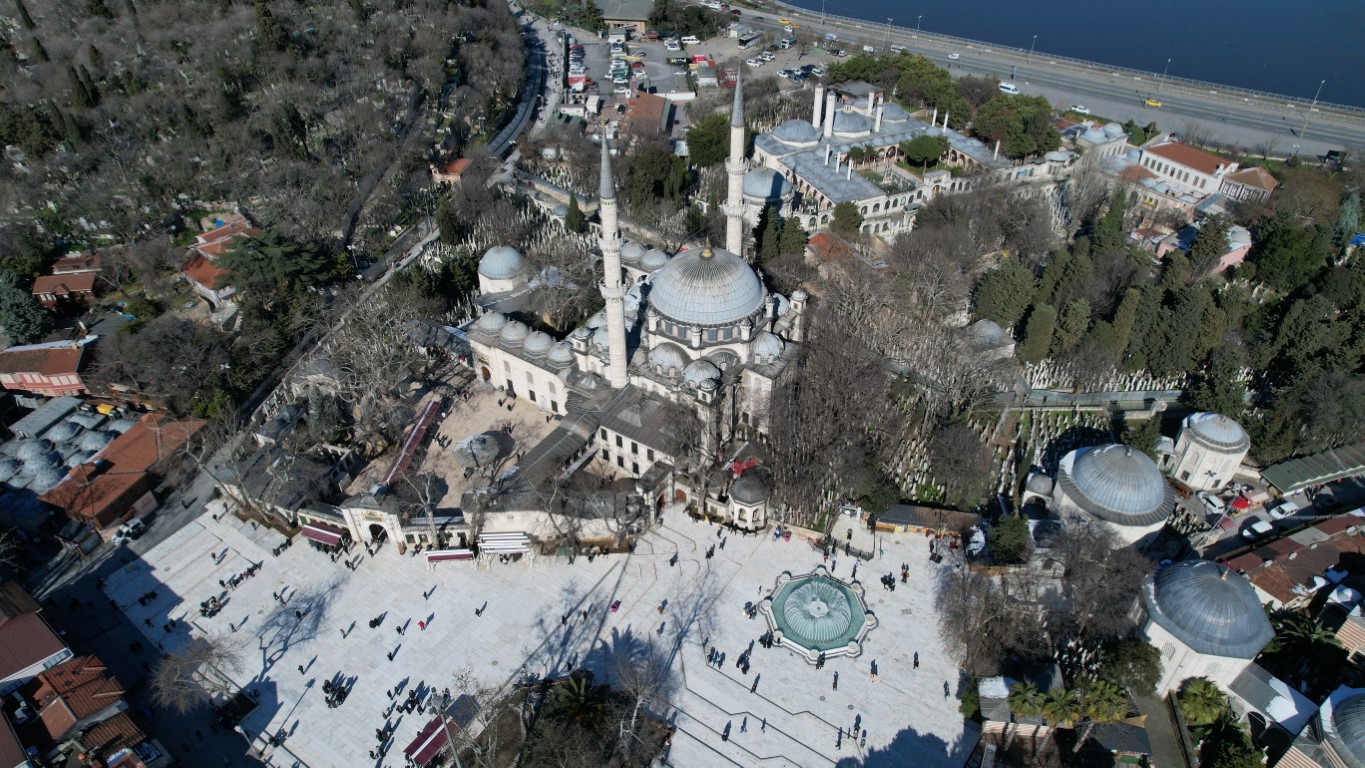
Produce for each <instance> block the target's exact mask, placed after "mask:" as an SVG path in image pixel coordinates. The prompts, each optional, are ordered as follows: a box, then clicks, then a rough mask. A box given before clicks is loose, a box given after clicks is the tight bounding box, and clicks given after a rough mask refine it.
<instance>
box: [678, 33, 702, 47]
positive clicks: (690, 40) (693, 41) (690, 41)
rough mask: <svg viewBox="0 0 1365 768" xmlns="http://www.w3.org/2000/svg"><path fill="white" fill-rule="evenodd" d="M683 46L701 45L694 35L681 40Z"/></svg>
mask: <svg viewBox="0 0 1365 768" xmlns="http://www.w3.org/2000/svg"><path fill="white" fill-rule="evenodd" d="M682 44H683V45H701V40H700V39H698V38H697V36H696V35H688V36H687V37H684V38H683V39H682Z"/></svg>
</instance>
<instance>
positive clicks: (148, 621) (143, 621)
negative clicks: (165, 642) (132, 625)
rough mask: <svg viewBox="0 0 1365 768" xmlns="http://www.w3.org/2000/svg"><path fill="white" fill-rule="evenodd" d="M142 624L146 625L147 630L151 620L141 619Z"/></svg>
mask: <svg viewBox="0 0 1365 768" xmlns="http://www.w3.org/2000/svg"><path fill="white" fill-rule="evenodd" d="M142 623H143V624H146V625H147V627H148V628H150V627H151V626H152V620H151V619H143V620H142Z"/></svg>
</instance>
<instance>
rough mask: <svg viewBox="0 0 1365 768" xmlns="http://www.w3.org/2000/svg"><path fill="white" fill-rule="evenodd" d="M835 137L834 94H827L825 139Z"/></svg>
mask: <svg viewBox="0 0 1365 768" xmlns="http://www.w3.org/2000/svg"><path fill="white" fill-rule="evenodd" d="M833 135H834V93H833V92H830V93H827V94H825V138H826V139H828V138H830V137H831V136H833Z"/></svg>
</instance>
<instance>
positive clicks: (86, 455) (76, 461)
mask: <svg viewBox="0 0 1365 768" xmlns="http://www.w3.org/2000/svg"><path fill="white" fill-rule="evenodd" d="M96 453H99V451H76V452H75V453H73V454H71V455H70V456H68V457H66V466H67V467H79V466H80V465H82V464H84V463H85V462H87V461H90V460H91V459H93V458H95V454H96Z"/></svg>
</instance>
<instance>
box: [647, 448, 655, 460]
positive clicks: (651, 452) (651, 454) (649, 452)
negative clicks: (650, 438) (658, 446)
mask: <svg viewBox="0 0 1365 768" xmlns="http://www.w3.org/2000/svg"><path fill="white" fill-rule="evenodd" d="M645 458H646V459H649V460H650V461H654V449H653V448H648V449H646V450H645Z"/></svg>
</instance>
